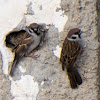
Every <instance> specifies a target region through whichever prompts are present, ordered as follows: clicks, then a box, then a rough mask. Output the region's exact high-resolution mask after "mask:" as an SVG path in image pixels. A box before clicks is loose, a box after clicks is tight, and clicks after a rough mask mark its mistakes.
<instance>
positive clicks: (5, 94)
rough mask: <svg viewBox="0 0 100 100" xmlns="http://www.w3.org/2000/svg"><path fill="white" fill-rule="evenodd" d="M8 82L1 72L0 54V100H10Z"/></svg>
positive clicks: (0, 60) (0, 61)
mask: <svg viewBox="0 0 100 100" xmlns="http://www.w3.org/2000/svg"><path fill="white" fill-rule="evenodd" d="M11 99H12V96H11V93H10V80H9V79H8V77H5V75H4V74H3V72H2V59H1V54H0V100H11Z"/></svg>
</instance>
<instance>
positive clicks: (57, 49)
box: [53, 45, 61, 59]
mask: <svg viewBox="0 0 100 100" xmlns="http://www.w3.org/2000/svg"><path fill="white" fill-rule="evenodd" d="M60 53H61V47H59V45H57V46H56V50H54V51H53V54H54V55H55V56H56V57H58V58H59V59H60Z"/></svg>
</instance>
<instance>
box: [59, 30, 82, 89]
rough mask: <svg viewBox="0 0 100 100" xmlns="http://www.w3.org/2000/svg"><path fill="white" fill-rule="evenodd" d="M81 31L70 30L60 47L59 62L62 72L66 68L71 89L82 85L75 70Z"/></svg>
mask: <svg viewBox="0 0 100 100" xmlns="http://www.w3.org/2000/svg"><path fill="white" fill-rule="evenodd" d="M80 40H81V30H80V29H78V28H74V29H71V30H70V31H69V32H68V35H67V37H66V38H65V40H64V42H63V46H62V51H61V56H60V61H61V62H62V70H63V71H64V70H65V68H66V71H67V74H68V78H69V81H70V86H71V88H73V89H74V88H77V87H78V85H80V84H82V78H81V76H80V74H79V72H78V71H77V69H76V66H75V63H76V60H77V57H78V56H79V54H80V51H81V45H80V43H79V42H81V41H80Z"/></svg>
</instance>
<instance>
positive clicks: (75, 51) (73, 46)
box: [65, 40, 80, 66]
mask: <svg viewBox="0 0 100 100" xmlns="http://www.w3.org/2000/svg"><path fill="white" fill-rule="evenodd" d="M67 41H68V40H67ZM67 44H68V45H67V47H66V49H67V53H66V55H67V59H66V58H65V59H66V61H67V62H68V64H67V65H68V66H72V65H73V64H74V63H75V61H76V59H77V57H78V55H79V51H80V45H79V43H78V42H76V41H73V42H72V41H68V43H67ZM67 62H66V63H67Z"/></svg>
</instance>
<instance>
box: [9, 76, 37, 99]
mask: <svg viewBox="0 0 100 100" xmlns="http://www.w3.org/2000/svg"><path fill="white" fill-rule="evenodd" d="M10 79H11V93H12V95H13V96H14V98H13V100H36V97H37V94H38V92H39V86H38V83H37V82H36V81H35V80H34V77H32V76H31V75H25V76H23V75H22V76H21V79H20V80H16V81H14V80H12V78H10Z"/></svg>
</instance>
